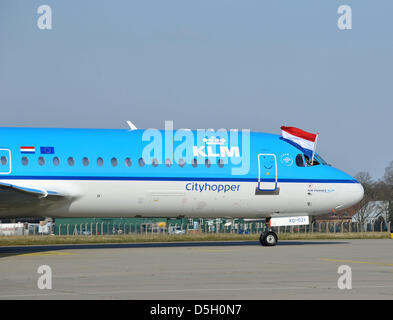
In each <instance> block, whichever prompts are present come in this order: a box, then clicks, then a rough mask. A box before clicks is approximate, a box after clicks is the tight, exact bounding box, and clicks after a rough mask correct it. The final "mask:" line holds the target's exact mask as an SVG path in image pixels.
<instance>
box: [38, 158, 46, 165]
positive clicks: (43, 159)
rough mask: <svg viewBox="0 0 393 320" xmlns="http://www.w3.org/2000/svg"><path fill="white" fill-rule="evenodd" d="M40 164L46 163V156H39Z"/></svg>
mask: <svg viewBox="0 0 393 320" xmlns="http://www.w3.org/2000/svg"><path fill="white" fill-rule="evenodd" d="M38 164H39V165H40V166H43V165H44V164H45V158H44V157H39V158H38Z"/></svg>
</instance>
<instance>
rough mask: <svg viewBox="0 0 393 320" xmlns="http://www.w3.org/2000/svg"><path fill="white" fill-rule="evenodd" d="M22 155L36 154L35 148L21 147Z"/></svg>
mask: <svg viewBox="0 0 393 320" xmlns="http://www.w3.org/2000/svg"><path fill="white" fill-rule="evenodd" d="M20 152H21V153H35V147H20Z"/></svg>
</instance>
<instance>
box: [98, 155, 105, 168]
mask: <svg viewBox="0 0 393 320" xmlns="http://www.w3.org/2000/svg"><path fill="white" fill-rule="evenodd" d="M103 165H104V159H102V158H101V157H99V158H98V159H97V166H99V167H102V166H103Z"/></svg>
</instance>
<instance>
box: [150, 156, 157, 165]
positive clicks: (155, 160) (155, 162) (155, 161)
mask: <svg viewBox="0 0 393 320" xmlns="http://www.w3.org/2000/svg"><path fill="white" fill-rule="evenodd" d="M151 164H152V165H153V167H157V166H158V160H157V159H156V158H154V159H153V160H152V161H151Z"/></svg>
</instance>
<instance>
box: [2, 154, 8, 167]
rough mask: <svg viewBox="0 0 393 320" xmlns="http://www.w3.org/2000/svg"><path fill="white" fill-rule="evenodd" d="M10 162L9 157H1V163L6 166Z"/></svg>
mask: <svg viewBox="0 0 393 320" xmlns="http://www.w3.org/2000/svg"><path fill="white" fill-rule="evenodd" d="M7 163H8V159H7V158H6V157H4V156H2V157H1V164H2V165H3V166H5V165H6V164H7Z"/></svg>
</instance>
